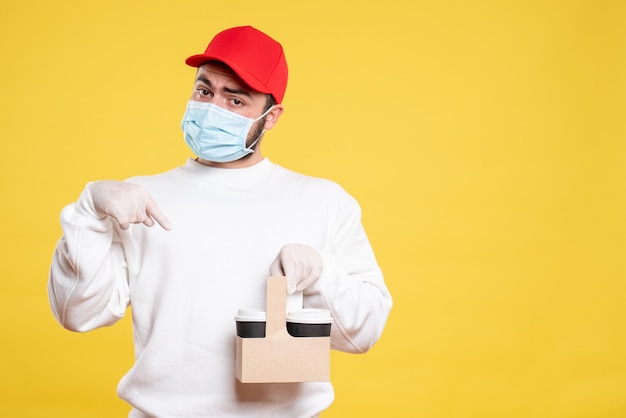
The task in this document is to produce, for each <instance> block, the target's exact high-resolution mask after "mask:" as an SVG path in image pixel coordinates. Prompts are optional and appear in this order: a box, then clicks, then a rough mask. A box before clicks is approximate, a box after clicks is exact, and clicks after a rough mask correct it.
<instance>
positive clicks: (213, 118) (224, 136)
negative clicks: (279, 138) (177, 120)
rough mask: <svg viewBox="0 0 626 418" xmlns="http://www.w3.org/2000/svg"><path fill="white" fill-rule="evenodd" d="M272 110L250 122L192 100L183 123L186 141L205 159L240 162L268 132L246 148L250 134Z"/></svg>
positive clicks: (247, 119)
mask: <svg viewBox="0 0 626 418" xmlns="http://www.w3.org/2000/svg"><path fill="white" fill-rule="evenodd" d="M272 107H273V106H272ZM270 110H272V108H271V107H270V108H269V109H267V111H266V112H265V113H263V114H262V115H261V116H259V117H258V118H256V119H250V118H247V117H245V116H241V115H238V114H237V113H234V112H231V111H229V110H226V109H223V108H221V107H219V106H217V105H214V104H211V103H205V102H196V101H193V100H190V101H189V102H188V103H187V110H186V111H185V116H183V122H182V128H183V132H184V133H185V142H186V143H187V145H189V147H190V148H191V150H192V151H193V152H194V154H196V155H197V156H198V157H200V158H202V159H204V160H207V161H213V162H218V163H226V162H231V161H235V160H238V159H240V158H242V157H245V156H246V155H248V154H251V153H253V152H254V150H253V149H252V147H254V145H255V144H256V143H257V142H258V141H259V139H261V136H263V132H265V130H263V132H261V134H260V135H259V137H258V138H256V139H255V140H254V142H253V143H252V144H251V145H250V146H249V147H247V146H246V140H247V138H248V133H249V132H250V128H252V125H253V124H254V122H256V121H258V120H260V119H262V118H263V117H265V115H267V114H268V113H269V111H270Z"/></svg>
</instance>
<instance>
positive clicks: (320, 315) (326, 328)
mask: <svg viewBox="0 0 626 418" xmlns="http://www.w3.org/2000/svg"><path fill="white" fill-rule="evenodd" d="M332 323H333V318H332V316H331V315H330V311H328V310H326V309H313V308H303V309H301V310H295V311H290V312H288V313H287V332H288V333H289V334H290V335H291V336H293V337H328V336H330V327H331V325H332Z"/></svg>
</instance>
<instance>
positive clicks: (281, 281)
mask: <svg viewBox="0 0 626 418" xmlns="http://www.w3.org/2000/svg"><path fill="white" fill-rule="evenodd" d="M286 298H287V279H286V278H285V277H268V279H267V297H266V300H267V302H266V318H267V319H266V321H267V323H266V327H265V338H241V337H239V336H237V353H236V356H237V357H236V358H237V360H236V366H235V369H236V371H235V374H236V377H237V379H238V380H239V381H241V382H242V383H271V382H272V383H273V382H328V381H330V337H292V336H291V335H290V334H289V333H288V332H287V326H286V323H287V322H286V321H287V314H286Z"/></svg>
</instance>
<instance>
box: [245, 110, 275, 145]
mask: <svg viewBox="0 0 626 418" xmlns="http://www.w3.org/2000/svg"><path fill="white" fill-rule="evenodd" d="M274 106H275V105H272V106H270V108H269V109H267V110H266V111H265V112H264V113H263V114H262V115H261V116H259V117H258V118H256V119H254V122H258V121H260V120H261V119H263V118H264V117H265V116H267V114H268V113H270V110H272V109H273V108H274ZM264 133H265V129H263V130H262V131H261V133H260V134H259V136H257V137H256V139H255V140H254V142H252V144H250V146H249V147H246V150H247V151H250V152H254V150H253V149H252V148H253V147H254V146H255V145H256V143H257V142H259V140H260V139H261V138H262V137H263V134H264Z"/></svg>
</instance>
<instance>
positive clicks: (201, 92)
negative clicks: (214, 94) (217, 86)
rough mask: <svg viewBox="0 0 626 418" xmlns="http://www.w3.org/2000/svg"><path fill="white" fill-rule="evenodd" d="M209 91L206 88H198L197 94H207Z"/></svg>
mask: <svg viewBox="0 0 626 418" xmlns="http://www.w3.org/2000/svg"><path fill="white" fill-rule="evenodd" d="M210 94H211V92H210V91H209V90H207V89H198V95H199V96H209V95H210Z"/></svg>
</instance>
